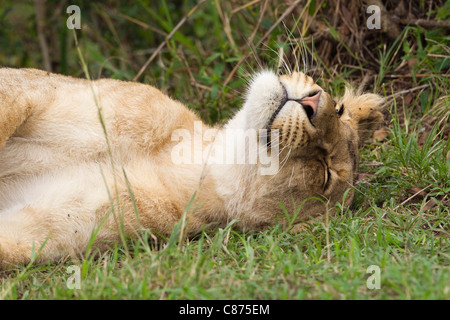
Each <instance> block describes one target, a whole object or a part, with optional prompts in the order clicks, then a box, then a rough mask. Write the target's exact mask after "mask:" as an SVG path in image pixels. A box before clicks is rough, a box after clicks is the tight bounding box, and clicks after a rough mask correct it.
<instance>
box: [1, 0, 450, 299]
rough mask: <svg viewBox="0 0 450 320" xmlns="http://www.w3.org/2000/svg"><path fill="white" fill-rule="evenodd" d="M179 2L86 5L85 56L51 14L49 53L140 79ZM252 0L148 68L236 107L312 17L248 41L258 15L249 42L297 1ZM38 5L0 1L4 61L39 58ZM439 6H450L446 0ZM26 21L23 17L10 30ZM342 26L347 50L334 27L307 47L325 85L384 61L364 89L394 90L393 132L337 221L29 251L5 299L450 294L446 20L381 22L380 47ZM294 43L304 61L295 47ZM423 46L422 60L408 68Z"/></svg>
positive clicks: (154, 79) (197, 103)
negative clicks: (294, 229) (72, 253)
mask: <svg viewBox="0 0 450 320" xmlns="http://www.w3.org/2000/svg"><path fill="white" fill-rule="evenodd" d="M179 3H180V6H178V7H177V6H175V5H174V4H173V3H172V2H169V1H165V0H160V1H158V5H151V3H150V2H148V1H144V0H142V1H139V2H136V3H133V4H123V5H121V6H115V5H111V6H106V5H103V4H100V3H97V4H91V3H90V2H86V3H85V4H84V7H83V5H81V7H82V8H85V10H83V16H82V19H83V21H84V22H85V23H87V27H85V28H84V29H82V30H80V31H77V35H78V36H79V37H78V40H79V42H80V49H81V54H82V55H83V58H84V61H85V63H81V61H83V59H80V58H79V57H78V56H77V55H78V54H77V52H76V47H75V45H74V43H73V38H72V36H71V32H67V30H65V31H64V30H62V29H64V28H60V29H58V28H55V27H54V25H58V24H57V23H64V24H65V16H62V17H60V18H55V17H54V16H51V17H50V16H49V17H48V19H49V22H52V23H53V24H52V23H49V29H48V30H49V31H48V32H50V33H52V32H53V34H51V35H53V36H54V39H58V41H57V42H56V44H54V43H50V45H55V46H56V47H60V48H61V50H56V49H55V50H56V51H57V52H58V54H59V56H58V55H57V56H56V57H55V56H52V57H51V58H52V59H53V62H54V63H55V65H57V68H56V71H58V72H63V73H67V74H72V75H76V76H84V74H83V73H82V72H81V70H82V68H80V65H82V66H83V67H86V66H87V67H88V68H89V73H90V75H91V76H92V77H93V78H96V77H99V76H103V77H114V78H119V79H124V80H131V79H132V78H133V77H134V76H135V75H136V74H137V72H138V70H139V69H140V67H141V66H142V65H143V64H144V63H145V61H146V59H147V58H148V57H149V56H150V55H151V54H152V52H151V50H150V51H148V48H151V49H153V48H156V47H157V46H158V45H159V44H160V43H161V42H162V41H163V40H164V37H163V36H162V34H165V35H168V34H169V33H170V32H171V31H172V30H173V28H174V27H175V26H176V24H177V23H178V21H180V20H181V19H182V18H183V17H184V16H185V15H186V14H187V13H188V11H189V9H190V8H192V7H193V6H194V5H195V4H194V2H193V1H187V0H186V1H179ZM308 3H309V5H310V6H311V7H310V8H309V10H307V11H308V12H309V14H310V19H317V20H319V19H327V18H328V19H329V20H327V21H326V24H327V25H329V26H332V24H333V23H332V21H331V20H330V19H331V18H330V16H327V15H325V17H324V16H323V15H321V12H322V11H324V12H326V10H329V8H330V7H332V5H331V4H330V1H325V3H323V4H322V7H321V8H316V7H315V6H316V1H310V2H308ZM243 4H244V2H242V3H241V2H236V3H234V2H233V3H232V2H222V1H208V2H207V3H206V4H204V5H203V6H202V7H201V9H199V10H197V11H196V12H194V13H193V14H192V16H191V18H190V19H189V20H188V21H187V22H186V23H185V25H184V26H183V28H181V29H180V30H179V31H177V32H176V33H175V34H174V35H173V37H172V38H171V39H169V40H168V41H167V43H166V45H165V46H164V48H163V50H161V52H160V54H159V55H158V56H157V58H155V60H154V61H153V62H152V63H151V64H150V65H149V67H148V68H147V70H146V72H145V73H144V74H143V77H142V78H141V79H140V81H142V82H146V83H150V84H153V85H156V86H158V87H159V88H161V89H162V90H163V91H165V92H167V93H169V94H170V95H172V96H174V97H176V98H177V99H179V100H181V101H182V102H184V103H186V104H187V105H188V106H189V107H190V108H192V109H194V110H196V111H197V112H198V113H199V115H200V116H201V117H202V118H203V119H204V120H205V121H207V122H209V123H217V122H222V121H224V120H225V119H227V118H228V117H229V116H230V115H231V114H232V113H233V112H234V111H235V110H237V109H238V108H239V106H240V105H241V103H242V95H243V93H244V88H245V84H246V82H247V79H248V76H249V73H250V72H251V71H252V70H258V69H259V68H260V67H271V68H276V66H277V64H278V57H277V55H276V52H278V50H279V48H280V47H283V48H284V49H285V50H286V53H287V54H288V52H289V51H291V49H294V48H293V47H292V45H290V44H289V43H291V42H292V40H293V39H292V37H293V36H297V37H298V36H299V33H300V32H301V30H304V29H303V27H304V24H303V23H304V22H300V24H299V25H298V26H297V24H298V22H299V20H296V19H297V18H298V17H295V19H294V18H292V19H291V20H290V18H288V19H287V20H286V22H287V26H285V27H284V26H283V25H282V24H280V25H278V26H277V27H275V28H274V29H273V31H272V32H271V33H270V34H269V35H268V37H267V39H266V40H265V41H263V45H260V46H258V47H256V48H252V46H251V45H249V43H248V40H249V37H250V36H251V35H252V34H253V33H254V31H255V30H257V32H256V33H255V36H254V39H252V40H253V41H252V42H251V43H252V44H253V45H254V44H256V43H258V42H259V41H260V40H261V39H262V38H263V37H264V35H265V34H266V32H267V31H268V30H270V28H271V27H272V26H274V25H275V23H276V21H277V19H278V18H279V16H280V15H281V14H283V13H284V12H285V10H287V7H286V6H285V5H284V6H283V4H281V2H280V3H276V4H271V5H268V6H267V8H266V9H265V11H264V12H263V11H262V10H263V9H262V7H261V5H260V4H258V5H253V6H251V7H248V8H243V9H240V6H241V5H243ZM421 5H422V6H423V4H421ZM31 9H32V8H31ZM31 9H30V5H21V7H20V12H21V14H19V13H17V12H16V11H15V10H14V7H13V5H12V4H11V6H8V5H5V7H3V8H0V22H1V23H2V24H3V28H0V35H2V37H0V45H1V46H2V51H1V52H0V64H6V65H13V66H21V67H23V66H31V67H42V57H41V56H40V54H39V52H40V51H39V49H38V44H37V40H34V42H33V41H31V40H30V43H28V44H27V43H25V42H23V39H19V38H20V30H26V32H27V35H30V39H35V38H36V34H35V33H36V31H35V30H34V26H33V25H32V24H30V23H29V21H30V19H32V18H33V13H32V10H31ZM238 9H239V10H238ZM316 9H318V10H319V9H320V10H322V11H320V10H319V11H318V13H317V12H316ZM233 10H234V11H233ZM333 10H334V9H333ZM422 10H424V8H422ZM233 12H234V13H233ZM435 12H437V14H436V17H440V18H441V19H442V20H445V19H448V12H447V13H446V11H445V10H444V9H442V8H441V9H440V8H435ZM261 13H263V14H262V15H261ZM446 14H447V15H446ZM11 15H12V16H11ZM21 15H22V17H21ZM260 16H262V18H261V19H259V18H260ZM127 17H128V18H127ZM129 17H131V18H133V19H137V20H139V21H141V22H142V23H143V24H144V25H147V27H143V25H142V23H141V24H140V25H138V24H136V23H135V22H132V21H131V20H130V19H129ZM21 19H22V20H21ZM52 19H53V20H52ZM55 19H59V20H61V21H59V22H58V21H54V20H55ZM227 19H228V20H227ZM361 19H362V18H361ZM21 21H22V22H21ZM227 21H229V22H227ZM20 23H22V27H23V28H22V29H21V28H17V30H18V33H17V34H16V33H14V32H12V26H13V25H19V26H20V25H21V24H20ZM361 25H364V24H363V23H362V22H361ZM94 26H95V27H94ZM148 28H151V30H152V32H150V31H149V29H148ZM290 28H292V30H290ZM8 30H9V31H8ZM99 30H101V31H102V33H100V32H99ZM224 30H225V32H224ZM331 30H332V34H331V36H333V37H334V36H336V37H334V38H335V40H336V39H337V40H336V42H334V47H333V48H332V50H335V51H330V49H329V48H327V45H326V44H324V41H318V42H314V50H311V49H310V48H312V45H307V46H308V49H306V48H303V50H304V51H305V50H307V51H309V54H310V56H311V55H312V56H313V58H314V59H313V61H314V63H313V64H314V65H315V66H316V67H317V69H318V70H317V71H316V78H319V79H318V80H319V82H320V83H321V85H323V86H325V87H326V88H327V89H329V91H330V92H332V93H334V94H341V93H342V92H343V88H344V84H345V83H347V82H353V83H356V84H358V83H360V82H362V79H363V78H364V76H366V75H367V74H369V75H370V74H371V72H372V76H370V77H369V78H368V79H366V85H367V90H369V91H374V92H378V93H381V94H384V95H385V96H386V98H387V99H388V103H387V106H386V111H385V115H386V121H385V127H386V128H387V132H388V137H387V138H386V139H384V140H383V141H381V142H370V143H368V144H367V145H366V146H365V148H364V149H363V151H362V153H361V166H360V171H361V180H360V181H359V183H358V184H357V185H356V186H355V188H356V193H355V194H356V195H355V199H354V201H353V205H352V206H351V207H350V208H342V207H340V206H337V207H336V208H334V209H335V210H334V211H335V214H334V215H332V216H330V217H329V219H328V221H327V220H326V219H317V220H312V221H308V222H305V230H304V232H301V233H290V232H289V231H286V230H281V229H280V228H279V227H274V228H270V229H268V230H266V231H264V232H260V233H257V234H241V233H236V232H235V231H234V230H233V225H232V224H230V225H229V226H228V227H227V228H225V229H224V230H221V229H220V230H216V231H214V232H209V233H203V234H200V235H199V236H198V237H197V238H195V239H191V240H185V241H181V242H179V241H177V240H178V237H177V234H175V235H174V236H173V237H172V238H171V239H169V241H168V243H167V244H163V243H154V242H152V241H149V242H148V241H142V240H128V241H127V242H126V243H122V244H118V245H117V247H116V248H115V249H114V250H112V251H111V252H108V253H106V254H104V255H102V256H101V257H98V256H97V255H96V254H95V250H93V249H92V250H90V251H89V252H88V254H87V257H86V259H85V260H82V261H61V262H60V263H56V264H51V265H39V266H36V265H29V266H22V267H20V266H19V267H17V268H16V269H14V270H10V271H7V272H2V273H0V299H450V212H449V210H450V209H449V204H450V199H449V194H450V160H449V152H450V144H449V142H448V124H449V120H450V119H449V114H450V113H449V105H450V98H449V93H448V87H449V76H448V75H449V74H448V68H449V64H450V63H449V58H448V52H449V51H448V50H449V49H448V47H447V46H446V43H448V36H447V35H446V33H445V32H444V30H442V29H433V30H427V29H424V28H422V27H419V26H410V27H407V28H405V29H404V30H403V32H402V34H401V35H400V36H399V38H397V40H393V41H390V42H389V41H388V42H386V41H387V40H386V38H385V37H383V35H382V34H380V35H377V34H375V33H371V34H369V35H368V37H374V38H370V39H371V40H370V41H371V43H370V50H371V52H372V53H373V54H374V56H375V59H372V58H370V57H369V56H367V55H364V54H361V53H360V52H356V53H353V52H352V50H353V48H351V47H350V46H349V45H347V44H346V42H345V39H344V38H343V36H342V35H339V30H340V29H339V28H336V26H334V27H332V29H331ZM291 32H292V35H291ZM374 34H375V36H374ZM33 36H34V37H33ZM304 36H305V39H306V40H309V39H310V34H309V33H306V34H304ZM289 38H290V39H289ZM425 39H430V40H425ZM20 40H22V42H21V41H20ZM294 42H295V41H294ZM27 48H28V49H27ZM62 49H64V50H62ZM146 50H147V51H146ZM32 52H37V53H35V54H32ZM330 52H331V53H330ZM349 52H352V54H350V53H349ZM363 53H365V51H363ZM246 56H247V58H246V59H244V58H245V57H246ZM242 59H243V60H242ZM288 59H289V61H290V62H291V63H295V58H294V57H293V56H290V57H288ZM310 59H311V58H310ZM336 59H340V60H339V61H337V60H336ZM241 60H242V63H240V61H241ZM411 60H414V61H416V62H415V63H414V64H412V65H411V67H410V68H409V69H407V70H406V71H405V68H408V61H411ZM310 61H311V60H310ZM56 62H57V63H56ZM338 62H342V63H338ZM236 67H237V69H236V71H235V74H232V72H233V70H234V69H235V68H236ZM230 75H231V77H230ZM405 75H406V76H407V77H406V76H405ZM227 79H230V80H229V81H228V82H227V83H226V85H224V83H225V82H226V81H227ZM399 92H403V93H401V94H398V95H396V93H399ZM280 212H282V208H281V207H280ZM147 234H149V231H147ZM149 238H151V236H150V237H149ZM71 266H76V267H79V268H80V276H81V288H80V289H69V288H68V287H67V281H68V280H69V278H70V277H71V276H72V275H73V274H72V273H70V272H68V270H69V268H70V267H71ZM370 266H378V267H379V268H380V278H381V283H380V284H381V288H380V289H372V290H371V289H369V288H368V286H367V281H368V280H369V277H371V275H372V274H371V273H367V270H368V268H369V267H370Z"/></svg>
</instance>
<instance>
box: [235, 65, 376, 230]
mask: <svg viewBox="0 0 450 320" xmlns="http://www.w3.org/2000/svg"><path fill="white" fill-rule="evenodd" d="M383 102H384V99H383V98H382V97H380V96H378V95H376V94H371V93H368V94H355V93H354V92H353V91H352V90H351V89H350V88H347V89H346V93H345V95H344V96H343V97H341V98H340V99H336V100H335V99H333V98H332V97H331V96H330V94H329V93H328V92H326V91H325V90H324V89H323V88H321V87H320V86H319V85H317V83H315V82H314V80H313V79H312V78H311V77H309V76H307V75H305V74H303V73H301V72H293V73H291V74H288V75H281V76H277V75H276V74H275V73H273V72H271V71H263V72H260V73H258V74H257V75H256V76H255V77H254V78H253V80H252V81H251V82H250V86H249V90H248V93H247V96H246V101H245V104H244V107H243V109H242V110H241V112H240V114H238V115H237V116H236V117H235V119H234V122H233V121H232V122H231V123H230V126H233V125H237V126H240V127H243V126H244V127H246V128H247V129H248V128H255V129H267V131H268V132H269V137H270V139H271V140H270V141H271V143H272V144H273V141H276V143H277V144H278V145H277V147H278V148H277V149H278V153H279V159H280V168H279V170H278V172H277V173H276V174H275V175H273V176H266V177H260V178H259V180H254V183H255V186H253V187H252V193H253V196H254V198H256V199H259V200H258V201H256V202H255V204H254V206H253V208H252V210H254V209H257V210H254V211H255V212H266V213H265V214H263V215H262V216H261V215H260V218H262V220H263V221H267V222H268V221H271V220H273V214H274V211H277V209H278V211H279V204H280V203H283V205H285V206H286V207H291V209H292V208H294V207H292V205H294V206H298V205H299V204H300V203H301V202H302V201H303V200H305V199H308V198H313V197H314V198H320V199H323V200H324V201H318V200H312V201H306V202H305V203H304V205H303V208H302V210H301V213H300V218H305V217H307V216H310V215H316V214H320V213H323V211H324V207H323V204H324V203H325V202H327V201H330V202H329V203H330V205H331V206H333V205H334V203H336V202H342V200H343V197H344V194H345V192H346V191H347V190H349V189H352V187H353V186H354V180H355V178H356V174H357V169H358V163H359V159H358V146H359V145H360V143H361V142H362V141H363V140H364V139H365V137H367V134H368V133H369V132H370V131H371V130H372V129H373V128H374V127H375V126H376V125H377V124H379V123H380V121H381V120H382V114H381V113H380V111H379V108H380V106H381V105H382V104H383ZM274 135H277V136H278V140H274ZM273 147H274V146H273V145H270V143H269V144H268V148H273ZM272 151H273V150H272ZM352 199H353V190H350V192H349V193H348V195H347V196H346V198H345V204H346V205H349V204H350V202H351V200H352ZM264 217H265V219H264ZM262 224H264V222H262Z"/></svg>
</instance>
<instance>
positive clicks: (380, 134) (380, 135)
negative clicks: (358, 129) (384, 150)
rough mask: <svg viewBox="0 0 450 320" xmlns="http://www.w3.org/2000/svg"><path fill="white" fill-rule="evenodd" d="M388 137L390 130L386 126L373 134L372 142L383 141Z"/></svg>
mask: <svg viewBox="0 0 450 320" xmlns="http://www.w3.org/2000/svg"><path fill="white" fill-rule="evenodd" d="M387 137H388V131H387V129H386V127H382V128H380V129H378V130H376V131H375V132H374V133H373V135H372V142H381V141H383V140H384V139H386V138H387Z"/></svg>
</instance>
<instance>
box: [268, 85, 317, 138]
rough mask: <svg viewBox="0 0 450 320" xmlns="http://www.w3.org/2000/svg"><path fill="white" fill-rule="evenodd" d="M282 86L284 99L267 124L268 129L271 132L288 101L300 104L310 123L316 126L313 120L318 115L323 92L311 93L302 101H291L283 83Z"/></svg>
mask: <svg viewBox="0 0 450 320" xmlns="http://www.w3.org/2000/svg"><path fill="white" fill-rule="evenodd" d="M280 85H281V87H282V88H283V99H282V100H281V102H280V105H279V106H278V108H277V109H276V110H275V111H274V112H273V114H272V116H271V117H270V119H269V122H268V123H267V129H268V130H270V128H271V126H272V123H273V121H274V120H275V118H276V117H277V115H278V113H280V111H281V110H282V109H283V107H284V105H285V104H286V103H287V102H288V101H295V102H297V103H298V104H300V105H301V106H302V107H303V110H305V113H306V116H307V117H308V120H309V122H310V123H311V125H312V126H314V123H313V122H312V119H313V118H314V117H315V116H316V114H317V109H318V107H319V101H320V96H321V95H322V90H319V91H314V92H311V93H309V94H308V95H306V96H304V97H303V98H301V99H289V97H288V95H287V91H286V88H285V87H284V86H283V84H282V83H280Z"/></svg>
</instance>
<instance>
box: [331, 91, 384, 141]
mask: <svg viewBox="0 0 450 320" xmlns="http://www.w3.org/2000/svg"><path fill="white" fill-rule="evenodd" d="M383 104H384V98H383V97H381V96H379V95H377V94H374V93H365V94H357V93H355V92H354V91H353V90H352V89H351V88H346V90H345V94H344V96H343V97H342V98H341V99H340V100H339V105H343V106H344V110H347V112H348V113H347V114H346V115H343V117H342V118H341V119H342V121H348V122H350V123H351V124H352V126H353V127H354V128H355V129H356V130H357V131H358V135H359V141H360V142H361V143H362V142H364V140H365V139H367V138H368V137H369V136H370V134H371V133H372V132H373V130H375V129H376V127H377V126H378V125H379V124H380V123H381V122H382V121H383V114H382V113H381V112H380V110H381V107H382V105H383Z"/></svg>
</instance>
